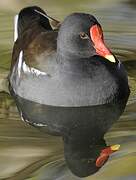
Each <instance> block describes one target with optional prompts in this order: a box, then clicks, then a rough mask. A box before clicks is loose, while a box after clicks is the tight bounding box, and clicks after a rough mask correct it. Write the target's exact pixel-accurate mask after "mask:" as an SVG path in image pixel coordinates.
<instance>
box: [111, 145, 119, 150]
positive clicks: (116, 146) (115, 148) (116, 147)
mask: <svg viewBox="0 0 136 180" xmlns="http://www.w3.org/2000/svg"><path fill="white" fill-rule="evenodd" d="M119 148H120V145H119V144H115V145H112V146H111V150H112V151H118V150H119Z"/></svg>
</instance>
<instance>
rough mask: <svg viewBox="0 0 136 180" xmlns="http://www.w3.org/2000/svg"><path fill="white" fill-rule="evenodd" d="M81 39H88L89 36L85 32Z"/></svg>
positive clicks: (82, 33) (81, 33) (81, 34)
mask: <svg viewBox="0 0 136 180" xmlns="http://www.w3.org/2000/svg"><path fill="white" fill-rule="evenodd" d="M80 38H81V39H88V38H89V37H88V35H87V34H86V33H85V32H80Z"/></svg>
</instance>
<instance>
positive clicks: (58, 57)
mask: <svg viewBox="0 0 136 180" xmlns="http://www.w3.org/2000/svg"><path fill="white" fill-rule="evenodd" d="M51 21H52V23H51ZM52 24H56V27H57V28H55V29H54V28H52ZM15 32H17V34H16V36H17V40H16V41H15V44H14V48H13V54H12V62H11V68H10V74H9V90H10V93H11V95H12V96H13V98H14V99H15V102H16V105H17V108H18V110H19V113H20V116H21V118H22V119H23V120H24V121H26V122H27V123H29V124H31V125H33V126H35V127H39V128H40V129H42V128H43V129H44V128H45V129H46V128H48V130H49V132H50V133H52V134H56V135H61V136H62V137H63V140H64V153H65V158H66V162H67V165H68V167H69V168H70V169H71V171H72V172H73V173H74V174H75V175H77V176H80V177H85V176H88V175H90V174H93V173H95V172H97V171H98V170H99V169H100V167H102V166H103V164H104V163H105V162H106V161H107V160H108V158H109V155H110V154H111V153H113V152H115V151H116V150H118V148H119V145H113V146H107V145H106V143H105V141H104V134H105V133H106V132H107V131H108V129H109V128H110V127H111V125H112V124H113V123H114V122H115V121H116V120H117V119H118V118H119V117H120V115H121V114H122V113H123V111H124V109H125V106H126V103H127V100H128V97H129V93H130V90H129V86H128V79H127V73H126V71H125V68H124V66H123V64H122V63H121V62H120V61H119V60H118V59H117V58H116V57H115V56H114V55H113V53H112V52H111V51H110V50H109V49H108V48H107V47H106V45H105V43H104V37H103V31H102V27H101V25H100V24H99V23H98V21H97V20H96V18H95V17H94V16H92V15H90V14H85V13H73V14H71V15H69V16H67V17H66V18H65V19H64V21H63V22H62V23H61V24H60V22H59V21H57V20H55V19H53V18H51V17H49V16H48V15H47V14H46V13H45V12H44V11H43V10H42V9H41V8H39V7H37V6H33V7H26V8H24V9H22V10H21V11H20V13H19V15H18V20H17V23H16V27H15Z"/></svg>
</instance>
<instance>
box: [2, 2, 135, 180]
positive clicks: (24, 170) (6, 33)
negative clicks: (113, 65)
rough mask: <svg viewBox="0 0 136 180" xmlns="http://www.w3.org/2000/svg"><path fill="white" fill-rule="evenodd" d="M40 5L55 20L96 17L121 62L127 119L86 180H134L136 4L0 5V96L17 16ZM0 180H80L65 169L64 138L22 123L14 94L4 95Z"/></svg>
mask: <svg viewBox="0 0 136 180" xmlns="http://www.w3.org/2000/svg"><path fill="white" fill-rule="evenodd" d="M28 5H39V6H40V7H42V8H43V9H44V10H46V11H47V12H48V14H49V15H51V16H53V17H55V18H56V19H59V20H63V18H64V17H65V16H66V15H68V14H70V13H72V12H77V11H78V12H79V11H80V12H87V13H92V14H94V15H95V16H96V17H97V19H98V20H99V21H100V23H101V25H102V27H103V30H104V32H105V33H104V34H105V39H106V42H107V44H108V46H109V47H110V48H111V49H112V51H113V52H114V53H115V54H116V56H117V57H118V58H119V59H120V60H121V61H123V63H124V65H125V67H126V69H127V71H128V75H129V84H130V88H131V96H130V99H129V102H128V105H127V107H126V110H125V112H124V114H123V115H122V116H121V118H120V120H119V121H118V122H117V123H116V124H114V126H113V127H112V128H111V129H110V130H109V132H108V133H107V134H106V136H105V137H106V140H107V142H108V143H109V144H120V145H121V148H120V150H119V151H118V152H116V153H114V154H113V155H112V156H111V157H110V159H109V161H108V162H107V163H106V165H104V166H103V168H102V169H101V170H100V171H99V172H98V173H96V174H95V175H93V176H90V177H87V178H84V179H86V180H135V179H136V1H135V0H130V1H129V0H126V1H125V0H122V1H120V0H84V1H79V0H75V1H72V0H63V1H62V0H58V1H55V0H52V1H51V0H50V1H49V0H46V1H38V0H37V1H36V0H30V1H25V0H21V1H18V0H2V1H0V91H2V90H3V89H4V90H6V77H7V74H8V71H9V65H10V59H11V52H12V47H13V17H14V15H15V14H16V13H17V12H18V11H19V10H20V9H21V8H23V7H25V6H28ZM0 179H8V180H23V179H26V180H79V179H80V178H78V177H75V176H74V175H73V174H72V173H71V172H70V170H69V169H68V168H67V166H66V164H65V160H64V156H63V142H62V140H61V138H60V137H55V136H50V135H48V134H44V133H42V132H39V131H38V130H37V129H35V128H33V127H31V126H29V125H27V124H25V123H24V122H22V121H21V120H20V117H19V115H18V112H17V109H16V106H15V103H14V101H13V99H12V98H11V97H10V95H8V94H6V93H3V92H1V93H0Z"/></svg>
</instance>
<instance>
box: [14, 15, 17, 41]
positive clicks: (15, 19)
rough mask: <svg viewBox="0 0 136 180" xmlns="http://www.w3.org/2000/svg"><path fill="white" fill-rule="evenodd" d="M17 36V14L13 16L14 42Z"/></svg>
mask: <svg viewBox="0 0 136 180" xmlns="http://www.w3.org/2000/svg"><path fill="white" fill-rule="evenodd" d="M17 38H18V14H17V15H16V16H15V17H14V42H15V41H16V40H17Z"/></svg>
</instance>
